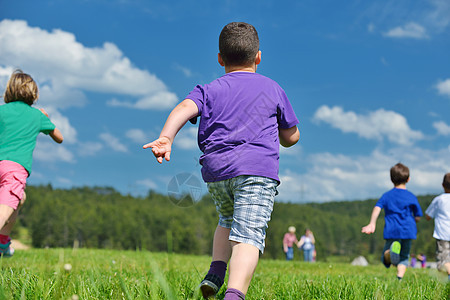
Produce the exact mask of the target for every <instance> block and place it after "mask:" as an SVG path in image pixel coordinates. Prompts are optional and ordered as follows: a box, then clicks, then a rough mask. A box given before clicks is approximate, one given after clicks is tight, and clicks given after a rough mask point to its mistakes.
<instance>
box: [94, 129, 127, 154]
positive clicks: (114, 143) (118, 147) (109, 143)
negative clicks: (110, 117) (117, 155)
mask: <svg viewBox="0 0 450 300" xmlns="http://www.w3.org/2000/svg"><path fill="white" fill-rule="evenodd" d="M100 139H101V140H102V141H103V142H105V144H106V147H107V148H110V149H112V150H114V151H116V152H128V149H127V147H126V146H125V145H124V144H122V143H121V142H120V140H119V139H118V138H117V137H115V136H113V135H112V134H110V133H107V132H105V133H102V134H100Z"/></svg>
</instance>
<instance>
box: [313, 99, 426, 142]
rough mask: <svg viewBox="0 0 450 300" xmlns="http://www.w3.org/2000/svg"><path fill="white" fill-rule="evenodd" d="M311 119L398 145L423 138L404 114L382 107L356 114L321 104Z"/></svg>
mask: <svg viewBox="0 0 450 300" xmlns="http://www.w3.org/2000/svg"><path fill="white" fill-rule="evenodd" d="M313 120H314V121H317V122H325V123H328V124H330V125H331V126H332V127H334V128H337V129H340V130H341V131H343V132H345V133H356V134H358V136H360V137H363V138H366V139H372V140H380V141H381V140H382V139H383V138H387V139H388V140H389V141H391V142H392V143H395V144H399V145H411V144H412V143H413V142H414V141H416V140H421V139H423V138H424V135H423V134H422V133H421V132H420V131H415V130H412V129H411V128H410V127H409V125H408V122H407V121H406V118H405V117H404V116H402V115H400V114H398V113H396V112H393V111H387V110H384V109H378V110H376V111H373V112H370V113H369V114H367V115H358V114H356V113H355V112H352V111H349V112H345V111H344V110H343V109H342V108H341V107H339V106H334V107H328V106H327V105H323V106H321V107H319V108H318V109H317V111H316V112H315V114H314V117H313Z"/></svg>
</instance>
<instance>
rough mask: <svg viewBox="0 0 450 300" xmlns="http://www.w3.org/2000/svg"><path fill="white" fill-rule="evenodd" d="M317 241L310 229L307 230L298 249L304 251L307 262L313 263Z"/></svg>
mask: <svg viewBox="0 0 450 300" xmlns="http://www.w3.org/2000/svg"><path fill="white" fill-rule="evenodd" d="M315 244H316V239H315V238H314V234H313V233H312V231H311V230H310V229H309V228H306V230H305V234H304V235H302V236H301V238H300V241H299V242H298V244H297V247H298V248H299V249H301V250H303V260H304V261H307V262H312V261H313V254H314V250H315Z"/></svg>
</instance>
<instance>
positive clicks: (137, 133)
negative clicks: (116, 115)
mask: <svg viewBox="0 0 450 300" xmlns="http://www.w3.org/2000/svg"><path fill="white" fill-rule="evenodd" d="M125 136H126V137H127V138H129V139H130V140H132V141H133V142H136V143H143V144H144V143H146V142H147V140H148V139H149V137H148V135H147V134H146V133H145V132H144V131H143V130H142V129H136V128H133V129H130V130H128V131H127V132H126V133H125Z"/></svg>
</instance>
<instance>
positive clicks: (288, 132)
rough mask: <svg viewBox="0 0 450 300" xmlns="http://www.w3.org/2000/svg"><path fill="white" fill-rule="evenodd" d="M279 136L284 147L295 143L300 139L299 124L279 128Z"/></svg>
mask: <svg viewBox="0 0 450 300" xmlns="http://www.w3.org/2000/svg"><path fill="white" fill-rule="evenodd" d="M278 136H279V138H280V145H281V146H283V147H286V148H287V147H291V146H293V145H295V144H296V143H297V142H298V140H299V139H300V131H298V128H297V126H293V127H291V128H287V129H282V128H280V129H279V130H278Z"/></svg>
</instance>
